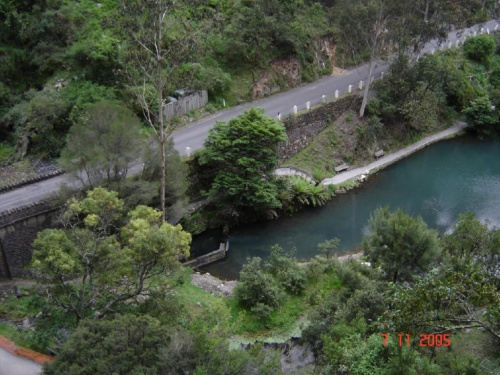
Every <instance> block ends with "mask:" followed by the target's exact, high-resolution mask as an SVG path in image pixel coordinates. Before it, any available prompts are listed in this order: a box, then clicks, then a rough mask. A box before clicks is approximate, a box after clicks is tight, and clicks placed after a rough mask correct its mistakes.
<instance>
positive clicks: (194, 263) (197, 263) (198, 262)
mask: <svg viewBox="0 0 500 375" xmlns="http://www.w3.org/2000/svg"><path fill="white" fill-rule="evenodd" d="M225 257H226V244H225V243H221V244H220V246H219V249H218V250H215V251H212V252H211V253H208V254H205V255H201V256H199V257H198V258H195V259H193V260H190V261H188V262H185V263H182V265H183V266H186V267H193V268H196V267H202V266H206V265H207V264H210V263H213V262H216V261H218V260H220V259H224V258H225Z"/></svg>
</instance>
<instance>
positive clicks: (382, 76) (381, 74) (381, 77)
mask: <svg viewBox="0 0 500 375" xmlns="http://www.w3.org/2000/svg"><path fill="white" fill-rule="evenodd" d="M380 79H381V80H384V72H382V73H380Z"/></svg>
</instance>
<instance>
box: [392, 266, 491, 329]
mask: <svg viewBox="0 0 500 375" xmlns="http://www.w3.org/2000/svg"><path fill="white" fill-rule="evenodd" d="M387 302H388V303H390V304H391V305H392V308H391V310H390V311H389V312H387V314H386V316H385V317H384V318H385V319H384V320H383V321H384V322H385V324H386V327H385V328H386V329H391V330H395V331H400V332H420V331H419V330H422V329H423V328H424V327H425V328H426V329H431V330H436V331H437V332H450V331H455V330H461V329H469V328H480V329H485V330H486V331H488V332H489V333H491V334H492V335H493V336H494V337H496V338H497V339H500V311H499V309H498V307H499V306H500V294H499V292H498V290H497V288H496V286H495V284H494V283H492V282H491V277H490V276H489V275H487V274H485V273H484V271H483V270H482V269H481V268H480V267H478V266H477V265H474V264H472V263H468V264H465V265H463V266H462V267H461V268H460V269H459V270H458V271H457V270H455V269H440V270H439V271H437V270H436V271H435V272H431V273H429V274H428V275H427V276H425V277H423V278H421V279H419V280H418V281H417V282H416V283H415V284H413V285H400V284H395V285H393V286H392V288H391V290H390V293H389V294H388V296H387ZM401 330H402V331H401Z"/></svg>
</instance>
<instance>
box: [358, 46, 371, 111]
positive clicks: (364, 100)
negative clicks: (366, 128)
mask: <svg viewBox="0 0 500 375" xmlns="http://www.w3.org/2000/svg"><path fill="white" fill-rule="evenodd" d="M374 69H375V56H374V54H373V53H372V54H371V56H370V68H369V69H368V77H367V78H366V82H365V91H364V93H363V102H362V103H361V108H360V110H359V117H363V116H364V115H365V108H366V104H367V103H368V94H369V92H370V82H371V79H372V76H373V70H374Z"/></svg>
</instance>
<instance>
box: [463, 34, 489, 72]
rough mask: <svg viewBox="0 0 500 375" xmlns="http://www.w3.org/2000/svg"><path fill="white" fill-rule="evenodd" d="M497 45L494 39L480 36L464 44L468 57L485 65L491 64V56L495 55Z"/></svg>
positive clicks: (469, 39)
mask: <svg viewBox="0 0 500 375" xmlns="http://www.w3.org/2000/svg"><path fill="white" fill-rule="evenodd" d="M495 49H496V44H495V41H494V40H493V38H492V37H490V36H487V35H478V36H474V37H470V38H468V39H467V40H466V41H465V43H464V52H465V54H466V56H467V57H468V58H469V59H471V60H474V61H477V62H480V63H481V64H484V65H489V64H490V59H491V56H493V54H494V53H495Z"/></svg>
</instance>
